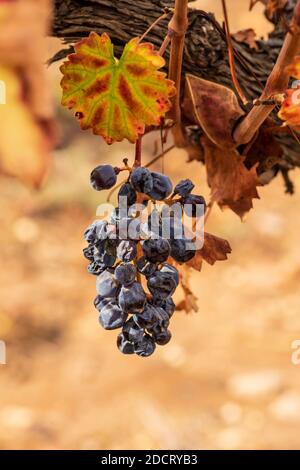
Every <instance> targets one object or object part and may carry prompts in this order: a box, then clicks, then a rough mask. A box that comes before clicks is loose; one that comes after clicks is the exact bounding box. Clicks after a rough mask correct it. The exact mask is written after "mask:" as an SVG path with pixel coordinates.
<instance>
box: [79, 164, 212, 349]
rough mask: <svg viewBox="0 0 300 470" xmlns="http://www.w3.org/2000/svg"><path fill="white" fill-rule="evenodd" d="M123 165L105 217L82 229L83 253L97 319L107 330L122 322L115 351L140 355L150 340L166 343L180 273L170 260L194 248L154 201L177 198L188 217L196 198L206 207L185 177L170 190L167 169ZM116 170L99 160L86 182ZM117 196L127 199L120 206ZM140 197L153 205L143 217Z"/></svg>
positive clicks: (106, 182) (104, 185)
mask: <svg viewBox="0 0 300 470" xmlns="http://www.w3.org/2000/svg"><path fill="white" fill-rule="evenodd" d="M125 163H126V161H125ZM126 164H127V163H126ZM127 169H128V170H129V177H128V180H127V182H126V183H124V184H123V185H122V186H121V188H120V190H119V193H118V201H119V205H118V207H117V208H115V209H114V211H113V213H112V214H111V215H110V218H109V220H96V221H95V222H94V223H92V224H91V225H90V226H89V227H88V228H87V229H86V231H85V233H84V238H85V240H86V241H87V242H88V246H87V247H86V248H85V249H84V256H85V257H86V258H87V259H88V260H89V261H90V264H89V266H88V271H89V272H90V273H91V274H94V275H95V276H97V281H96V287H97V297H96V298H95V301H94V305H95V307H96V309H97V310H98V311H99V314H100V315H99V321H100V324H101V325H102V327H103V328H105V329H106V330H115V329H118V328H120V329H121V332H120V333H119V335H118V338H117V346H118V348H119V350H120V351H121V352H122V353H124V354H137V355H138V356H141V357H147V356H150V355H151V354H152V353H153V352H154V350H155V348H156V345H165V344H167V343H168V342H169V341H170V339H171V332H170V330H169V324H170V319H171V317H172V315H173V313H174V311H175V304H174V301H173V299H172V296H173V294H174V292H175V290H176V288H177V286H178V284H179V273H178V270H177V269H176V268H175V267H174V266H173V265H172V264H170V263H171V262H172V260H174V261H175V262H177V263H186V262H187V261H189V260H191V259H192V258H193V257H194V256H195V250H194V249H191V248H190V247H189V244H188V239H187V238H186V237H185V235H184V234H183V235H182V236H180V237H179V238H178V237H177V236H175V235H176V233H178V230H179V229H181V230H182V229H183V227H182V226H181V227H180V225H181V224H182V222H181V219H179V221H178V219H176V218H175V217H174V215H173V214H172V213H171V214H170V213H167V214H164V213H163V212H162V211H160V210H159V209H158V208H157V201H160V202H168V203H169V205H170V202H176V203H178V204H180V206H181V207H182V208H183V207H184V204H189V207H190V214H189V215H190V216H191V217H195V215H196V206H197V205H198V204H202V205H204V207H205V201H204V199H203V197H202V196H197V195H193V194H192V190H193V189H194V185H193V183H192V182H191V181H190V180H183V181H181V182H180V183H179V184H177V186H176V187H175V189H174V190H173V187H172V183H171V180H170V178H168V176H166V175H163V174H161V173H155V172H150V171H149V170H148V169H147V168H144V167H138V168H135V169H133V170H131V169H129V167H128V168H127ZM119 172H120V169H118V168H113V167H112V166H110V165H100V166H98V167H97V168H95V169H94V170H93V171H92V173H91V184H92V186H93V188H94V189H96V190H97V191H100V190H103V189H110V188H112V187H113V186H114V185H115V184H116V181H117V174H118V173H119ZM121 200H122V201H123V202H124V201H125V202H126V206H127V209H126V213H125V214H124V213H122V210H121V208H120V205H121V204H120V201H121ZM141 201H142V203H143V204H144V206H143V207H147V205H148V204H149V202H150V203H151V204H152V206H153V209H152V212H151V213H150V214H147V218H146V221H144V222H142V220H141V217H138V215H140V212H139V209H137V208H138V205H137V203H139V202H141ZM182 210H184V209H182ZM164 218H168V222H169V227H170V228H169V233H168V236H164V232H163V227H164ZM124 227H125V228H126V236H125V237H124V236H123V232H124ZM182 232H183V230H182ZM170 260H171V261H170Z"/></svg>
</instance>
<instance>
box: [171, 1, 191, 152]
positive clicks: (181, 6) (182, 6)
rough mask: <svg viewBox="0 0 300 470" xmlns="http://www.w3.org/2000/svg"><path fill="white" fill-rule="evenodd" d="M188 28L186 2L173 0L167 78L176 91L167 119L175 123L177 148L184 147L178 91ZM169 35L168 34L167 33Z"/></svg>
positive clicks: (174, 131)
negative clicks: (173, 83)
mask: <svg viewBox="0 0 300 470" xmlns="http://www.w3.org/2000/svg"><path fill="white" fill-rule="evenodd" d="M187 27H188V0H175V9H174V14H173V16H172V18H171V21H170V22H169V31H170V32H171V52H170V60H169V78H170V79H171V80H173V81H174V82H175V87H176V90H177V93H176V96H175V98H174V100H173V107H172V109H171V111H170V114H169V117H170V118H171V119H173V120H174V121H175V123H176V124H175V127H174V130H173V133H174V138H175V142H176V145H177V147H182V146H184V145H185V139H184V136H183V134H182V129H181V108H180V98H181V95H180V90H181V75H182V62H183V51H184V41H185V34H186V31H187ZM169 34H170V33H169Z"/></svg>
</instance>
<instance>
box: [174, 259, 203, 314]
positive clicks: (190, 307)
mask: <svg viewBox="0 0 300 470" xmlns="http://www.w3.org/2000/svg"><path fill="white" fill-rule="evenodd" d="M179 271H180V285H181V287H182V290H183V294H184V298H183V300H181V302H179V303H178V304H177V306H176V310H178V311H185V312H186V313H192V312H195V313H196V312H198V298H197V296H196V295H195V294H194V293H193V291H192V289H191V287H190V270H189V269H188V268H187V267H186V266H182V267H180V268H179Z"/></svg>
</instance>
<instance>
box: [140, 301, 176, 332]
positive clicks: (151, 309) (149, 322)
mask: <svg viewBox="0 0 300 470" xmlns="http://www.w3.org/2000/svg"><path fill="white" fill-rule="evenodd" d="M133 319H134V321H135V323H136V324H137V325H138V326H139V327H140V328H144V329H146V330H148V329H151V328H153V327H154V326H155V325H159V326H160V327H163V328H168V326H169V323H170V321H169V316H168V314H167V312H165V311H164V310H163V309H162V308H160V307H158V306H155V305H152V304H150V303H147V305H146V307H145V309H144V311H143V312H142V313H140V314H139V315H134V316H133Z"/></svg>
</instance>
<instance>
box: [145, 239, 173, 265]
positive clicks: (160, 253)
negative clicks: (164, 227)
mask: <svg viewBox="0 0 300 470" xmlns="http://www.w3.org/2000/svg"><path fill="white" fill-rule="evenodd" d="M142 248H143V253H144V256H145V258H146V259H147V260H148V261H150V262H151V263H163V262H164V261H166V260H167V259H168V257H169V255H170V252H171V247H170V244H169V242H168V240H165V239H164V238H158V239H152V238H150V239H149V240H145V241H144V242H143V245H142Z"/></svg>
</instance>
